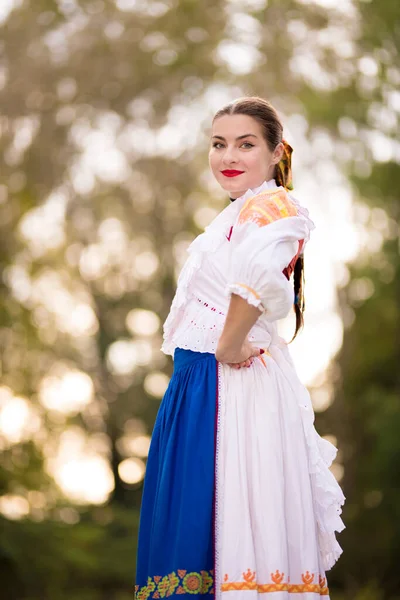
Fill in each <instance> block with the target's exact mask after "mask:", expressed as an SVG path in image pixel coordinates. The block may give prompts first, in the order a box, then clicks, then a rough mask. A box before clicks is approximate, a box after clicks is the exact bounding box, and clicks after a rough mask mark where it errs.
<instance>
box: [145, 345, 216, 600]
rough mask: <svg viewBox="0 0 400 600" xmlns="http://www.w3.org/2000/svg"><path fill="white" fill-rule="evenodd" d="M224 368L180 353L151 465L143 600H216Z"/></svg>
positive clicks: (159, 421)
mask: <svg viewBox="0 0 400 600" xmlns="http://www.w3.org/2000/svg"><path fill="white" fill-rule="evenodd" d="M217 368H218V363H217V361H216V359H215V356H214V354H210V353H201V352H193V351H192V350H183V349H181V348H177V349H176V350H175V353H174V372H173V375H172V378H171V380H170V382H169V385H168V388H167V390H166V392H165V395H164V398H163V400H162V402H161V405H160V409H159V411H158V414H157V419H156V422H155V425H154V430H153V434H152V440H151V445H150V451H149V457H148V461H147V469H146V476H145V481H144V489H143V497H142V506H141V512H140V526H139V541H138V555H137V569H136V586H135V598H136V599H137V600H145V599H146V600H147V598H164V597H168V598H182V596H183V595H185V594H190V595H191V596H193V595H196V596H200V597H203V596H204V597H207V598H211V597H213V596H214V502H215V498H214V489H215V436H216V416H217V415H216V412H217V393H218V385H217V379H218V371H217Z"/></svg>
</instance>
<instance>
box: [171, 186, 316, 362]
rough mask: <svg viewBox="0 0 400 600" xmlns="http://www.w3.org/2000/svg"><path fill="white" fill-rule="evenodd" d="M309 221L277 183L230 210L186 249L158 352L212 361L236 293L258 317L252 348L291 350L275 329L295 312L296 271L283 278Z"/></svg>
mask: <svg viewBox="0 0 400 600" xmlns="http://www.w3.org/2000/svg"><path fill="white" fill-rule="evenodd" d="M308 214H309V213H308V210H307V209H305V208H304V207H302V206H301V205H300V204H299V202H298V201H297V200H296V199H295V198H294V197H293V196H292V194H288V193H287V192H286V191H285V189H284V188H283V187H277V186H276V183H275V180H274V179H271V180H270V181H265V182H264V183H263V184H262V185H260V186H259V187H257V188H253V189H249V190H247V192H246V193H245V194H243V195H242V196H240V197H239V198H237V199H236V200H235V201H234V202H232V203H231V204H230V205H229V206H227V207H226V208H225V209H224V210H223V211H222V212H221V213H220V214H219V215H218V216H217V217H216V218H215V219H214V220H213V221H212V223H211V224H210V225H209V226H208V227H206V229H205V231H204V233H202V234H200V235H199V236H197V238H196V239H195V240H194V241H193V242H192V243H191V245H190V246H189V248H188V252H189V257H188V259H187V261H186V263H185V264H184V266H183V269H182V271H181V273H180V275H179V279H178V284H177V290H176V294H175V297H174V299H173V301H172V305H171V309H170V312H169V315H168V317H167V319H166V321H165V323H164V327H163V330H164V341H163V345H162V347H161V350H162V351H163V352H164V353H165V354H171V355H173V353H174V350H175V348H177V347H179V348H186V349H190V350H195V351H197V352H211V353H215V351H216V348H217V344H218V339H219V337H220V335H221V333H222V329H223V326H224V322H225V317H226V313H227V311H228V307H229V301H230V295H231V294H232V293H235V294H238V295H240V296H241V297H242V298H244V299H245V300H246V301H247V302H249V303H250V304H252V305H254V306H257V307H258V308H259V309H260V317H259V318H258V320H257V322H256V323H255V325H254V326H253V327H252V329H251V330H250V332H249V335H248V339H249V340H250V341H251V342H252V343H253V344H255V345H259V346H260V347H262V348H265V349H267V348H268V346H269V345H270V344H271V343H274V344H278V345H279V346H282V345H286V343H285V342H284V340H283V339H282V338H280V337H279V336H278V333H277V324H276V321H277V320H279V319H282V318H283V317H285V316H286V315H287V314H288V312H289V311H290V309H291V307H292V306H293V302H294V290H293V281H292V279H290V280H288V277H289V275H290V272H291V268H290V267H289V271H288V272H287V275H285V274H284V272H283V271H284V269H285V268H287V267H288V266H289V264H290V263H291V266H292V267H293V265H294V262H295V259H296V257H297V255H298V254H299V253H300V252H303V251H304V247H305V245H306V243H307V242H308V240H309V239H310V232H311V230H312V229H314V228H315V225H314V223H313V222H312V221H311V219H310V218H309V216H308ZM302 240H303V241H302Z"/></svg>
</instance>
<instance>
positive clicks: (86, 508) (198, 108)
mask: <svg viewBox="0 0 400 600" xmlns="http://www.w3.org/2000/svg"><path fill="white" fill-rule="evenodd" d="M0 30H1V31H0V88H1V89H0V102H1V115H0V267H1V279H0V344H1V383H0V448H1V456H0V575H1V585H0V597H1V598H4V600H128V599H129V598H132V597H133V593H132V586H133V583H134V575H135V560H136V537H137V528H138V515H139V507H140V499H141V490H142V484H143V477H144V473H145V468H146V457H147V453H148V448H149V442H150V435H151V431H152V426H153V423H154V419H155V416H156V413H157V410H158V406H159V403H160V400H161V398H162V395H163V392H164V390H165V388H166V386H167V384H168V380H169V377H170V375H171V371H172V360H171V358H170V357H166V356H164V355H163V354H162V353H161V352H160V346H161V334H162V322H163V320H164V319H165V317H166V315H167V312H168V309H169V305H170V302H171V300H172V297H173V293H174V286H175V283H176V277H177V274H178V273H179V269H180V267H181V265H182V263H183V261H184V259H185V251H186V248H187V246H188V244H189V243H190V241H191V240H192V239H193V237H194V236H195V235H196V234H198V233H199V232H201V230H202V229H203V228H204V227H205V226H206V225H207V224H208V223H209V222H210V221H211V219H212V218H213V217H214V216H215V215H216V214H217V213H218V212H219V211H220V210H221V209H223V208H224V207H225V206H226V205H227V203H229V201H228V198H227V194H226V193H224V192H223V191H222V190H221V189H220V188H219V187H218V186H217V184H216V183H215V181H213V179H212V176H211V174H210V171H209V167H208V157H207V154H208V145H209V133H210V126H211V119H212V116H213V114H214V112H215V111H216V110H217V109H218V108H220V107H221V106H222V105H223V104H224V103H225V102H227V101H230V100H232V99H234V98H237V97H239V96H242V95H249V94H250V95H260V96H263V97H265V98H267V99H269V100H270V101H271V102H272V103H273V104H274V105H275V106H276V108H277V109H278V110H279V112H280V114H281V116H282V119H283V122H284V125H285V136H286V138H287V139H288V141H289V142H290V143H291V144H292V145H293V146H294V148H295V152H294V155H293V161H294V183H295V193H296V194H297V197H298V198H299V200H300V201H301V202H302V203H303V204H304V205H305V206H307V208H308V209H309V210H310V215H311V217H312V218H313V220H314V222H315V224H316V226H317V227H316V229H315V231H314V232H313V237H312V240H311V241H310V243H309V245H308V246H307V250H306V254H305V268H306V271H305V273H306V288H305V289H306V313H305V322H306V326H305V329H304V331H303V332H302V333H301V334H300V335H299V336H298V338H297V339H296V340H295V342H293V343H292V345H291V352H292V355H293V358H294V360H295V363H296V366H297V368H298V371H299V375H300V377H301V378H302V380H303V381H304V383H305V384H306V385H307V386H308V388H309V390H310V392H311V394H312V399H313V404H314V407H315V412H316V425H317V429H318V431H319V432H320V433H321V435H324V436H327V437H328V438H329V439H330V440H331V441H333V442H334V443H335V444H336V445H337V446H338V447H339V453H338V457H337V460H336V461H335V464H334V465H333V467H332V470H333V472H334V474H335V476H336V477H337V479H338V480H339V481H340V483H341V485H342V487H343V489H344V492H345V495H346V498H347V502H346V505H345V508H344V513H343V518H344V520H345V523H346V525H347V528H346V529H345V531H344V532H343V533H342V534H340V536H339V540H340V543H341V545H342V547H343V549H344V554H343V555H342V557H341V559H340V561H339V562H338V563H337V565H336V566H335V567H334V569H333V570H332V571H330V572H329V573H328V581H329V584H330V590H331V598H332V600H384V599H385V600H386V599H390V600H395V599H399V598H400V570H399V566H398V561H399V556H400V485H399V484H400V412H399V399H400V322H399V321H400V311H399V302H400V268H399V217H400V202H399V171H400V168H399V163H400V144H399V141H398V140H399V138H398V135H399V113H400V91H399V89H400V61H399V52H398V50H399V43H400V4H399V1H398V0H364V1H361V0H212V1H211V0H30V1H29V0H1V3H0ZM280 329H281V332H282V335H284V336H285V337H286V339H288V340H289V339H290V337H291V335H292V333H293V330H294V315H289V316H288V318H287V319H285V320H283V321H282V322H280ZM166 543H168V541H166Z"/></svg>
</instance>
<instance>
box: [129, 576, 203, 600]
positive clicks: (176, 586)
mask: <svg viewBox="0 0 400 600" xmlns="http://www.w3.org/2000/svg"><path fill="white" fill-rule="evenodd" d="M213 573H214V571H213V570H211V571H200V572H197V571H191V572H189V573H188V572H187V571H186V570H182V569H178V570H177V572H175V571H173V572H172V573H169V575H165V576H164V577H161V576H160V575H154V577H149V578H148V579H147V584H146V585H144V586H142V587H139V586H138V585H136V586H135V600H147V598H168V597H169V596H172V595H173V594H182V595H183V594H192V595H195V594H210V595H213V594H214V589H213V583H214V577H213Z"/></svg>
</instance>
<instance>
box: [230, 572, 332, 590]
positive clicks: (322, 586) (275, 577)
mask: <svg viewBox="0 0 400 600" xmlns="http://www.w3.org/2000/svg"><path fill="white" fill-rule="evenodd" d="M242 575H243V581H229V576H228V574H226V575H225V577H224V582H223V583H222V584H221V590H222V591H223V592H230V591H238V590H244V591H246V590H256V591H257V592H258V593H259V594H268V593H270V592H290V593H292V594H301V593H305V592H312V593H314V594H319V595H320V596H328V595H329V589H328V586H327V582H326V578H325V577H322V575H319V576H318V583H316V582H315V581H314V580H315V574H314V573H310V572H309V571H306V572H305V573H302V575H301V579H302V583H290V582H289V578H288V580H287V581H284V579H285V573H281V572H280V571H278V570H276V571H275V573H271V582H270V583H258V582H257V579H256V572H255V571H251V570H250V569H247V571H246V572H245V573H243V574H242Z"/></svg>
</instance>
